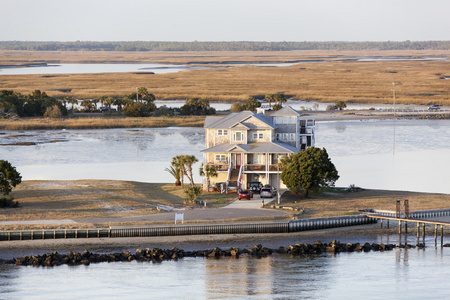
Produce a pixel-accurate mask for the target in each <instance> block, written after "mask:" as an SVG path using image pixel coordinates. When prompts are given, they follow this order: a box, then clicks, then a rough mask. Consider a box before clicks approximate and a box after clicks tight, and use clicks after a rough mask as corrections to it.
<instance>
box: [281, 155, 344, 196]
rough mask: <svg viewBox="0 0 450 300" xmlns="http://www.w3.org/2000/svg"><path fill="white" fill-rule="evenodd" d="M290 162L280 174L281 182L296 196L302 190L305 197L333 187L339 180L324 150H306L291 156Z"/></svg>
mask: <svg viewBox="0 0 450 300" xmlns="http://www.w3.org/2000/svg"><path fill="white" fill-rule="evenodd" d="M290 160H291V161H290V162H289V163H288V165H287V166H286V168H285V169H284V170H283V172H282V173H281V180H283V182H284V184H286V186H287V187H288V188H289V190H290V191H291V192H292V193H296V194H297V193H298V192H299V190H300V188H302V189H303V192H304V194H305V197H307V196H308V195H309V193H310V192H311V191H313V190H319V189H320V188H321V187H324V186H333V185H334V183H335V182H336V180H338V179H339V175H338V172H337V170H336V167H335V166H334V164H333V163H332V162H331V160H330V158H329V157H328V153H327V151H326V150H325V148H323V149H320V148H316V147H310V148H307V149H306V150H304V151H300V152H298V153H296V154H294V155H292V157H291V158H290Z"/></svg>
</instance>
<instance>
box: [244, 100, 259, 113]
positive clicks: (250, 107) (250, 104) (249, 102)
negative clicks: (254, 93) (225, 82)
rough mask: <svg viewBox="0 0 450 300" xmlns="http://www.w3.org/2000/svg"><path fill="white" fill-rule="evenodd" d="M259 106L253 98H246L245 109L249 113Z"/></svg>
mask: <svg viewBox="0 0 450 300" xmlns="http://www.w3.org/2000/svg"><path fill="white" fill-rule="evenodd" d="M260 106H261V102H259V101H258V100H256V99H255V97H248V98H247V100H245V109H246V110H250V111H255V110H256V109H257V108H258V107H260Z"/></svg>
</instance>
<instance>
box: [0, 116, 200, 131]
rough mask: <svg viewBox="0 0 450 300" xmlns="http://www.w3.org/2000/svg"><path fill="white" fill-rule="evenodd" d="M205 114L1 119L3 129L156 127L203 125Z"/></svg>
mask: <svg viewBox="0 0 450 300" xmlns="http://www.w3.org/2000/svg"><path fill="white" fill-rule="evenodd" d="M204 121H205V117H204V116H177V117H147V118H128V117H102V116H95V117H94V116H93V117H76V116H75V117H74V118H66V119H58V120H55V119H47V118H22V119H0V129H3V130H45V129H105V128H150V127H151V128H154V127H201V126H203V123H204Z"/></svg>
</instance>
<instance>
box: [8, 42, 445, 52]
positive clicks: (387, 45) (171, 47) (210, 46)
mask: <svg viewBox="0 0 450 300" xmlns="http://www.w3.org/2000/svg"><path fill="white" fill-rule="evenodd" d="M0 49H1V50H30V51H291V50H339V51H341V50H342V51H344V50H449V49H450V41H409V40H408V41H401V42H398V41H384V42H338V41H330V42H306V41H305V42H198V41H194V42H176V41H174V42H165V41H148V42H145V41H135V42H130V41H126V42H125V41H122V42H120V41H118V42H92V41H76V42H37V41H0Z"/></svg>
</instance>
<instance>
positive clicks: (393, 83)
mask: <svg viewBox="0 0 450 300" xmlns="http://www.w3.org/2000/svg"><path fill="white" fill-rule="evenodd" d="M392 92H393V93H394V118H396V115H395V82H392Z"/></svg>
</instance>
